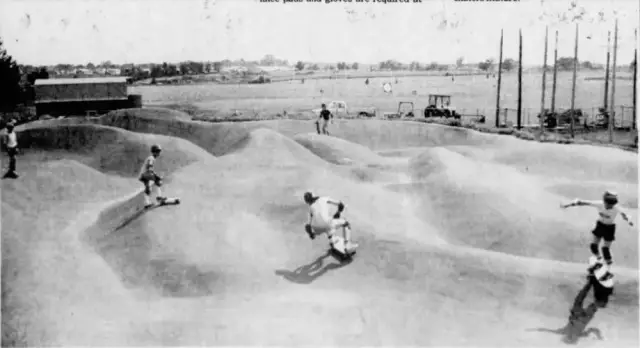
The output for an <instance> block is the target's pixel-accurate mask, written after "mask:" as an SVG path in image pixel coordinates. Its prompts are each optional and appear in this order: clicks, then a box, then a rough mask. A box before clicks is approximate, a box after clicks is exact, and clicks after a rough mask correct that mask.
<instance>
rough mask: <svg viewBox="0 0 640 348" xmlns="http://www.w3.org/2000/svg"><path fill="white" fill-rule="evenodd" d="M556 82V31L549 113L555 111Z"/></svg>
mask: <svg viewBox="0 0 640 348" xmlns="http://www.w3.org/2000/svg"><path fill="white" fill-rule="evenodd" d="M557 81H558V31H557V30H556V46H555V52H554V55H553V87H552V90H551V113H554V112H555V111H556V83H557Z"/></svg>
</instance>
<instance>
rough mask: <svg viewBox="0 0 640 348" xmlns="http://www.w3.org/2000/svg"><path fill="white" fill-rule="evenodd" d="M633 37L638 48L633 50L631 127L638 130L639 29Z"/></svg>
mask: <svg viewBox="0 0 640 348" xmlns="http://www.w3.org/2000/svg"><path fill="white" fill-rule="evenodd" d="M633 35H634V37H635V39H636V48H635V49H634V50H633V123H632V124H631V127H632V128H633V129H636V120H637V117H636V110H637V109H636V91H637V89H636V84H637V83H638V29H637V28H636V30H634V32H633Z"/></svg>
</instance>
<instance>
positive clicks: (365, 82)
mask: <svg viewBox="0 0 640 348" xmlns="http://www.w3.org/2000/svg"><path fill="white" fill-rule="evenodd" d="M364 84H365V85H367V86H368V85H369V78H367V79H366V80H364Z"/></svg>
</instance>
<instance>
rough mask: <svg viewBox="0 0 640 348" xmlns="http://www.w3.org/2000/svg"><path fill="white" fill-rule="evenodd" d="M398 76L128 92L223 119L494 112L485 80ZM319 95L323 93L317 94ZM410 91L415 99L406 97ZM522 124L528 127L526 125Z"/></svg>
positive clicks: (507, 88)
mask: <svg viewBox="0 0 640 348" xmlns="http://www.w3.org/2000/svg"><path fill="white" fill-rule="evenodd" d="M571 76H572V75H571V73H566V72H563V73H559V75H558V83H557V95H556V108H558V109H568V108H569V107H570V105H571ZM396 77H398V80H399V81H398V83H397V84H393V94H392V95H389V94H386V93H384V92H383V90H382V88H381V85H382V83H384V82H387V81H388V82H393V79H392V78H390V77H389V78H375V79H370V84H369V86H366V85H365V84H364V80H363V79H342V80H306V81H305V83H304V84H302V83H301V82H300V81H287V82H277V83H271V84H256V85H216V84H204V85H182V86H161V87H160V86H148V87H147V86H145V87H132V88H131V92H132V93H139V94H142V96H143V101H144V102H145V103H146V104H158V105H162V104H176V103H187V104H194V105H196V106H198V107H200V108H202V109H204V110H206V111H207V112H210V113H211V115H212V116H216V115H229V114H231V113H233V112H234V111H235V110H238V111H241V112H244V113H246V114H249V115H252V114H255V113H266V114H276V113H282V112H283V111H284V110H286V111H287V113H299V112H308V111H310V110H312V109H314V108H318V107H319V106H320V104H321V103H323V102H329V101H331V100H343V101H346V102H347V104H348V105H349V106H350V107H351V108H357V107H369V106H373V107H376V108H378V109H379V110H380V111H382V112H391V111H395V110H397V108H398V102H400V101H411V102H414V104H415V107H416V108H417V109H420V110H422V109H424V107H425V106H426V105H427V102H428V95H429V94H450V95H451V96H452V104H453V105H455V106H456V107H457V109H458V110H459V111H460V112H461V113H462V114H476V113H481V114H484V115H486V116H487V122H488V123H492V120H493V119H494V117H495V107H496V94H495V91H496V83H497V78H489V79H487V78H486V77H485V76H477V75H476V76H457V77H455V80H454V81H452V78H451V77H445V76H429V77H426V76H422V77H410V76H408V77H402V76H396ZM547 82H548V83H547V85H548V88H547V93H546V97H547V107H550V105H551V85H552V81H551V75H548V76H547ZM541 84H542V76H541V74H530V75H525V76H523V101H522V107H523V108H524V109H525V110H524V116H523V118H524V121H525V123H531V122H534V121H535V116H536V115H537V113H538V112H539V111H540V97H541ZM321 91H323V93H321ZM413 91H416V95H413V94H412V92H413ZM603 92H604V83H603V82H602V81H586V80H584V79H583V78H582V77H581V78H580V79H579V80H578V83H577V90H576V103H575V104H576V107H577V108H582V109H583V110H585V111H586V112H587V113H589V114H592V113H593V112H594V108H597V107H599V106H601V105H602V103H603ZM632 92H633V91H632V81H625V80H617V81H616V105H627V106H631V105H632V94H633V93H632ZM501 94H502V97H501V99H502V100H501V108H510V109H516V107H517V76H516V74H513V73H512V74H505V75H504V76H503V85H502V93H501ZM508 117H509V120H511V121H513V122H515V120H516V116H515V112H510V113H509V116H508ZM625 119H626V121H625V123H628V122H630V121H629V120H630V119H631V111H630V109H628V110H627V112H626V115H625ZM527 121H528V122H527Z"/></svg>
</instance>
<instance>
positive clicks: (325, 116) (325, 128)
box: [316, 104, 333, 135]
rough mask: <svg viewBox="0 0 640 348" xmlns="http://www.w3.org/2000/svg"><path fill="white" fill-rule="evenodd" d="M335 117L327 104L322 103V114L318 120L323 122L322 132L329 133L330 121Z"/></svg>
mask: <svg viewBox="0 0 640 348" xmlns="http://www.w3.org/2000/svg"><path fill="white" fill-rule="evenodd" d="M331 119H333V114H332V113H331V111H329V110H327V104H322V110H321V111H320V115H319V116H318V121H316V122H322V134H326V135H329V130H328V128H329V121H330V120H331Z"/></svg>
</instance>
